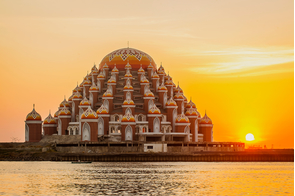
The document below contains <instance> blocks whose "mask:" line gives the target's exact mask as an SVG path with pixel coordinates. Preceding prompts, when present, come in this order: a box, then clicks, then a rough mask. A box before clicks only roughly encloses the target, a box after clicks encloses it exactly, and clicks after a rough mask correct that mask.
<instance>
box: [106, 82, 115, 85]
mask: <svg viewBox="0 0 295 196" xmlns="http://www.w3.org/2000/svg"><path fill="white" fill-rule="evenodd" d="M108 85H110V86H114V85H117V83H116V82H111V83H109V82H108Z"/></svg>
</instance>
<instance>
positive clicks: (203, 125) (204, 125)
mask: <svg viewBox="0 0 295 196" xmlns="http://www.w3.org/2000/svg"><path fill="white" fill-rule="evenodd" d="M199 127H213V124H200V123H199Z"/></svg>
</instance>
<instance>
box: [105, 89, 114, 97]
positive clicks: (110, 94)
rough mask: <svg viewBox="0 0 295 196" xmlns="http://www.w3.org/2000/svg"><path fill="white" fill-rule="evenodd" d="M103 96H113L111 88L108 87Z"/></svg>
mask: <svg viewBox="0 0 295 196" xmlns="http://www.w3.org/2000/svg"><path fill="white" fill-rule="evenodd" d="M102 96H103V97H112V96H113V93H112V92H111V90H110V89H107V90H106V92H105V93H104V94H103V95H102Z"/></svg>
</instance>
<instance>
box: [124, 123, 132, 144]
mask: <svg viewBox="0 0 295 196" xmlns="http://www.w3.org/2000/svg"><path fill="white" fill-rule="evenodd" d="M132 140H133V138H132V127H131V126H130V125H128V126H127V127H126V129H125V141H132Z"/></svg>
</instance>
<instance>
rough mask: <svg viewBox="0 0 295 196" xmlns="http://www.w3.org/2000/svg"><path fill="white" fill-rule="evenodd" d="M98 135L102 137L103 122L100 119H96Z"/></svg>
mask: <svg viewBox="0 0 295 196" xmlns="http://www.w3.org/2000/svg"><path fill="white" fill-rule="evenodd" d="M98 135H104V121H103V119H102V118H101V117H99V119H98Z"/></svg>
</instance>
